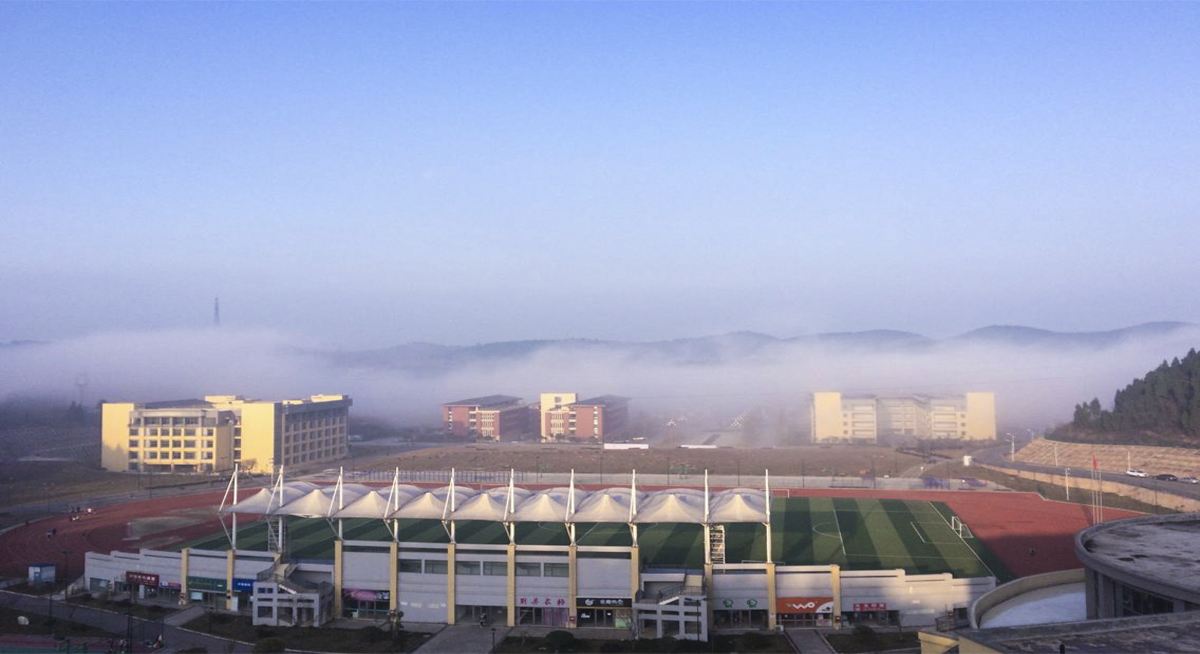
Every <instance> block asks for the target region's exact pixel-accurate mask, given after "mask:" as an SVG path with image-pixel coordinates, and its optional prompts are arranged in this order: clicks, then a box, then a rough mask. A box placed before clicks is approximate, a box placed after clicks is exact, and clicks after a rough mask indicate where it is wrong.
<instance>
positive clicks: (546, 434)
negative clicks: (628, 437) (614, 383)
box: [542, 395, 629, 441]
mask: <svg viewBox="0 0 1200 654" xmlns="http://www.w3.org/2000/svg"><path fill="white" fill-rule="evenodd" d="M628 422H629V400H628V398H624V397H618V396H616V395H601V396H600V397H593V398H591V399H587V400H580V401H577V402H572V403H571V404H568V405H565V406H560V407H558V408H555V409H550V410H546V409H542V434H543V439H546V440H550V439H555V438H571V439H589V438H590V439H595V440H600V441H602V440H604V439H605V438H606V437H611V436H615V435H620V434H623V433H624V432H625V430H626V428H627V425H628Z"/></svg>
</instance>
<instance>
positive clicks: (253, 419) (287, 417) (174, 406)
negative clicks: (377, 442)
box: [100, 395, 353, 472]
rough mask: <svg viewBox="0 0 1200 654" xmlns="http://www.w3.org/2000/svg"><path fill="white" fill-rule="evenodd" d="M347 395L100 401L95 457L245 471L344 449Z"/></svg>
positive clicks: (150, 467) (118, 464) (153, 467)
mask: <svg viewBox="0 0 1200 654" xmlns="http://www.w3.org/2000/svg"><path fill="white" fill-rule="evenodd" d="M352 403H353V402H352V401H351V399H350V397H349V396H347V395H313V396H311V397H308V398H304V399H297V400H282V401H277V402H273V401H263V400H247V399H245V398H243V397H241V396H239V395H207V396H205V397H204V399H202V400H181V401H174V402H149V403H144V404H134V403H131V402H107V403H105V404H104V405H103V407H102V411H101V417H102V421H101V428H100V429H101V443H102V447H101V454H100V464H101V465H102V466H103V467H104V468H105V469H106V470H113V471H119V472H123V471H140V472H222V471H226V470H229V469H231V468H233V466H234V464H235V463H237V464H240V466H241V468H242V469H243V470H249V471H251V472H273V471H274V470H275V469H276V468H277V467H278V466H280V465H295V464H305V463H319V462H324V461H334V460H337V459H341V458H343V457H344V456H346V449H347V448H346V436H347V429H348V422H349V417H350V405H351V404H352Z"/></svg>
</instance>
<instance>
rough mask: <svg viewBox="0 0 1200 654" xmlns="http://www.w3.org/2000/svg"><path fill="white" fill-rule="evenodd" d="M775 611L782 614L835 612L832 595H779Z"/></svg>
mask: <svg viewBox="0 0 1200 654" xmlns="http://www.w3.org/2000/svg"><path fill="white" fill-rule="evenodd" d="M775 612H776V613H781V614H791V615H795V614H800V613H833V598H832V597H779V598H776V600H775Z"/></svg>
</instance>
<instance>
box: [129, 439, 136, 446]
mask: <svg viewBox="0 0 1200 654" xmlns="http://www.w3.org/2000/svg"><path fill="white" fill-rule="evenodd" d="M137 446H138V439H136V438H131V439H129V447H137Z"/></svg>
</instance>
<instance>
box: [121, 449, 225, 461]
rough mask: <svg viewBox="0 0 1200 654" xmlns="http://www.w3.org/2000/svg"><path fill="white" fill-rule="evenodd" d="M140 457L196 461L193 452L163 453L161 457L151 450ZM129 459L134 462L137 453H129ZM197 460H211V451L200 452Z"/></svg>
mask: <svg viewBox="0 0 1200 654" xmlns="http://www.w3.org/2000/svg"><path fill="white" fill-rule="evenodd" d="M142 455H143V456H142V458H144V459H165V460H185V461H186V460H195V459H196V453H195V452H163V453H162V456H159V453H158V452H156V451H153V450H152V451H149V452H142ZM129 458H130V460H134V461H136V460H137V458H138V453H137V452H130V453H129ZM199 458H201V459H204V460H212V458H213V453H212V452H211V451H209V452H201V453H200V457H199Z"/></svg>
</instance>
